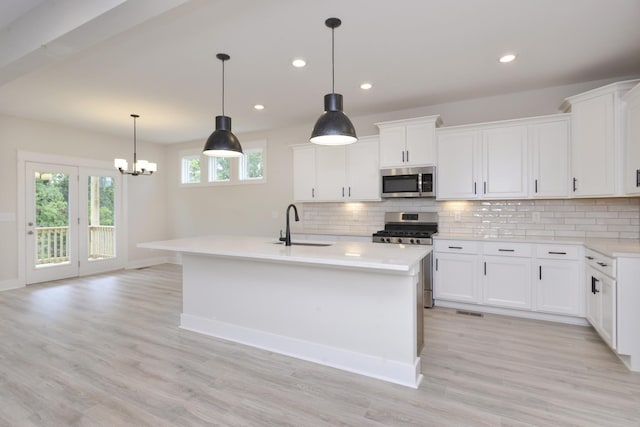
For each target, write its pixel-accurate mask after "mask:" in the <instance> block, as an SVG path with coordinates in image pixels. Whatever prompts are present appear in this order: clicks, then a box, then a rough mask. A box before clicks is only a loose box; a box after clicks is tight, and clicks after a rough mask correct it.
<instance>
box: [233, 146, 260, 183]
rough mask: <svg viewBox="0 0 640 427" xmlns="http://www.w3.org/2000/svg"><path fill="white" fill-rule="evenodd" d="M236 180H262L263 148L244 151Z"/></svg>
mask: <svg viewBox="0 0 640 427" xmlns="http://www.w3.org/2000/svg"><path fill="white" fill-rule="evenodd" d="M238 178H239V179H240V180H241V181H246V180H256V179H264V147H257V148H246V149H244V156H243V157H242V158H240V173H239V175H238Z"/></svg>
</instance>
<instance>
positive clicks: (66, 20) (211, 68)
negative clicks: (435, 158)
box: [0, 0, 640, 143]
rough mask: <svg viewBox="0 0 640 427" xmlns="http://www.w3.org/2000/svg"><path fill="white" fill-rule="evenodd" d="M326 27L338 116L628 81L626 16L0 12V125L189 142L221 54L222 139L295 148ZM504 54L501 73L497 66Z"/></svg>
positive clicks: (537, 2)
mask: <svg viewBox="0 0 640 427" xmlns="http://www.w3.org/2000/svg"><path fill="white" fill-rule="evenodd" d="M332 16H337V17H339V18H341V19H342V22H343V24H342V26H341V27H340V28H338V29H336V32H335V39H336V40H335V49H336V92H339V93H342V94H343V95H344V100H345V112H346V113H347V114H348V115H349V116H360V115H364V114H373V113H381V112H385V111H393V110H400V109H406V108H414V107H420V106H426V105H432V104H437V103H442V102H447V101H454V100H459V99H466V98H475V97H482V96H489V95H497V94H501V93H508V92H516V91H522V90H530V89H536V88H542V87H549V86H556V85H564V84H570V83H577V82H584V81H590V80H598V79H605V78H615V77H631V76H640V24H639V22H640V0H396V1H388V0H386V1H383V0H322V1H318V0H268V1H265V0H190V1H187V0H93V1H91V2H86V1H78V0H2V1H0V17H1V19H0V26H1V27H0V113H3V114H7V115H12V116H18V117H25V118H32V119H37V120H43V121H47V122H55V123H61V124H65V125H70V126H75V127H81V128H87V129H91V130H94V131H97V132H103V133H109V134H115V135H121V136H123V137H127V138H129V137H130V136H131V119H130V117H129V114H131V113H137V114H140V116H141V117H140V119H139V121H138V135H139V137H140V139H144V140H149V141H154V142H160V143H172V142H182V141H188V140H195V139H203V140H204V139H205V138H206V137H207V136H208V135H209V134H210V133H211V132H212V130H213V128H214V116H216V115H219V114H221V63H220V61H218V60H217V59H216V58H215V54H216V53H218V52H225V53H228V54H230V55H231V60H230V61H228V62H226V63H225V72H226V76H225V78H226V92H225V95H226V99H225V101H226V107H225V113H226V114H227V115H229V116H231V117H232V118H233V130H234V132H235V133H236V134H238V133H243V132H249V131H255V130H262V129H268V128H276V127H282V126H288V125H294V124H303V125H304V124H307V125H308V126H309V132H311V128H312V127H313V123H314V122H315V120H316V118H317V117H318V116H319V115H320V114H321V112H322V106H323V104H322V102H323V96H324V95H325V94H326V93H329V92H330V91H331V30H329V29H328V28H327V27H325V25H324V21H325V19H326V18H328V17H332ZM505 52H516V53H517V54H518V55H519V56H518V59H517V61H516V62H514V63H512V64H508V65H504V64H500V63H498V61H497V58H498V57H499V56H500V55H501V54H503V53H505ZM297 56H302V57H304V58H306V59H307V61H308V66H307V67H306V68H305V69H294V68H293V67H292V66H291V65H290V62H291V60H292V59H293V58H294V57H297ZM363 81H370V82H372V83H373V85H374V87H373V89H372V90H370V91H368V92H365V91H362V90H361V89H359V85H360V83H361V82H363ZM256 103H260V104H264V105H265V106H266V109H265V110H263V111H255V110H254V109H253V105H254V104H256Z"/></svg>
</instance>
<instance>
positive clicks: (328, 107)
mask: <svg viewBox="0 0 640 427" xmlns="http://www.w3.org/2000/svg"><path fill="white" fill-rule="evenodd" d="M324 23H325V25H326V26H327V27H329V28H331V93H329V94H327V95H325V96H324V113H322V115H321V116H320V118H319V119H318V121H317V122H316V125H315V126H314V127H313V131H312V132H311V138H310V139H309V140H310V141H311V142H312V143H314V144H319V145H346V144H351V143H354V142H356V141H357V140H358V137H357V136H356V130H355V128H354V127H353V124H352V123H351V120H349V118H348V117H347V116H346V115H345V114H344V113H343V112H342V95H341V94H339V93H335V80H336V78H335V77H336V76H335V52H334V51H335V48H334V34H333V33H334V30H335V29H336V28H338V27H339V26H340V24H342V21H340V19H338V18H329V19H327V20H326V21H325V22H324Z"/></svg>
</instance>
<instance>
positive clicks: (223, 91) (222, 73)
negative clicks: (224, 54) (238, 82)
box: [222, 59, 224, 116]
mask: <svg viewBox="0 0 640 427" xmlns="http://www.w3.org/2000/svg"><path fill="white" fill-rule="evenodd" d="M222 115H223V116H224V59H223V60H222Z"/></svg>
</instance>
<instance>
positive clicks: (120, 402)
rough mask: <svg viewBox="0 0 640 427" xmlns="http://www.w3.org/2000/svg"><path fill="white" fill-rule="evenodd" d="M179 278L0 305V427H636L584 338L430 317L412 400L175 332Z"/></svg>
mask: <svg viewBox="0 0 640 427" xmlns="http://www.w3.org/2000/svg"><path fill="white" fill-rule="evenodd" d="M180 280H181V273H180V268H179V267H177V266H173V265H162V266H158V267H153V268H148V269H143V270H133V271H126V272H117V273H113V274H105V275H99V276H93V277H87V278H80V279H73V280H63V281H58V282H51V283H48V284H43V285H36V286H30V287H28V288H26V289H19V290H13V291H6V292H2V293H0V425H2V426H5V425H6V426H32V425H39V426H40V425H45V426H69V425H103V426H122V425H140V426H143V425H150V426H163V425H171V426H192V425H221V426H236V425H238V426H269V425H277V426H282V425H291V426H325V425H326V426H334V425H349V426H382V425H390V426H404V425H408V426H409V425H410V426H529V425H536V426H565V425H567V426H568V425H572V426H640V374H633V373H630V372H628V371H627V370H626V368H625V367H624V366H623V365H622V364H621V363H620V362H619V361H618V360H617V358H616V357H615V356H614V355H613V354H612V353H611V352H610V351H609V350H608V348H607V347H606V346H605V345H604V344H603V343H602V342H601V341H600V339H599V338H598V336H597V335H596V334H595V332H594V331H593V330H591V329H590V328H586V327H581V326H569V325H559V324H553V323H547V322H539V321H530V320H523V319H515V318H509V317H500V316H492V315H485V316H484V317H482V318H477V317H471V316H465V315H460V314H456V313H455V311H452V310H448V309H440V308H436V309H432V310H428V311H426V314H425V342H426V345H425V350H424V352H423V354H422V371H423V373H424V374H425V380H424V382H423V383H422V385H421V386H420V388H419V389H418V390H412V389H409V388H405V387H401V386H396V385H393V384H389V383H386V382H382V381H378V380H374V379H370V378H366V377H362V376H359V375H355V374H350V373H346V372H342V371H338V370H335V369H331V368H327V367H322V366H318V365H315V364H312V363H308V362H303V361H300V360H296V359H292V358H289V357H285V356H281V355H278V354H273V353H269V352H266V351H262V350H257V349H253V348H249V347H245V346H242V345H239V344H233V343H229V342H225V341H221V340H217V339H213V338H210V337H205V336H201V335H198V334H195V333H192V332H188V331H183V330H180V329H178V327H177V325H178V319H179V314H180V311H181V286H180Z"/></svg>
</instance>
